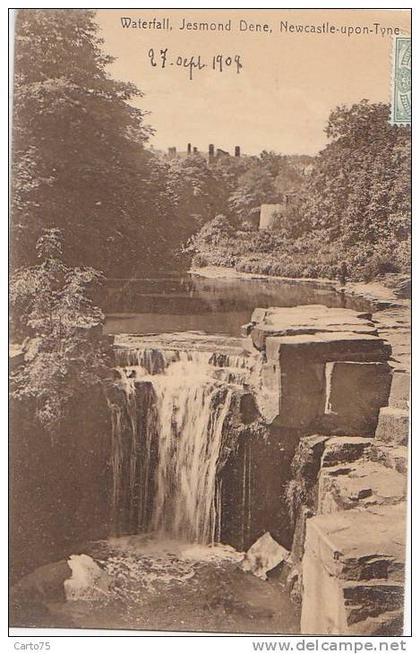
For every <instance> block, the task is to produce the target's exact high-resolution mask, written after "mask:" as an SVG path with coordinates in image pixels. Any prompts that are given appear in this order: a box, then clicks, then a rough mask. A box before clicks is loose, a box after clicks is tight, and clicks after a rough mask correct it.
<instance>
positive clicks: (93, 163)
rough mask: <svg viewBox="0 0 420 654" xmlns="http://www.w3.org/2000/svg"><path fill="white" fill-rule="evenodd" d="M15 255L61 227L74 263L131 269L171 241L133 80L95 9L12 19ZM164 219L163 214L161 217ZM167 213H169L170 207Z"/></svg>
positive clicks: (19, 257)
mask: <svg viewBox="0 0 420 654" xmlns="http://www.w3.org/2000/svg"><path fill="white" fill-rule="evenodd" d="M15 51H16V59H15V87H14V98H13V153H12V168H13V169H12V181H13V186H12V228H11V239H12V253H13V258H12V263H13V265H14V267H18V266H28V265H31V264H33V263H34V262H35V259H34V252H35V243H36V241H37V239H38V237H39V234H40V232H41V230H42V229H43V228H45V227H48V226H49V225H51V224H53V225H56V226H57V227H59V228H60V229H61V231H62V234H63V237H64V239H65V242H66V244H67V252H68V260H69V262H70V263H72V264H73V265H81V264H87V263H89V264H92V265H94V266H95V267H97V268H99V269H101V270H103V271H105V272H106V273H107V274H112V273H113V272H114V273H117V274H119V275H121V274H123V273H124V272H126V271H129V270H132V268H133V265H135V264H136V262H137V261H138V260H139V259H141V258H142V257H143V258H145V257H148V258H151V259H153V256H151V255H155V256H156V257H157V256H158V255H159V256H160V259H161V254H162V248H163V247H166V248H167V247H168V239H167V236H166V235H165V233H164V231H165V218H166V216H167V214H163V215H162V213H161V206H160V203H159V201H157V200H156V198H158V197H159V192H160V190H161V186H162V179H161V176H160V173H161V172H164V171H162V170H161V168H160V166H159V164H158V161H157V157H156V156H154V155H153V154H152V153H150V152H148V151H147V150H146V149H145V147H144V146H145V143H146V141H147V139H148V136H149V134H150V132H151V130H150V128H148V127H147V126H146V125H145V124H144V112H143V111H142V110H141V109H139V108H138V107H137V106H135V105H136V103H137V102H138V100H139V99H140V98H141V97H142V93H141V91H140V90H139V89H138V88H136V87H135V86H134V85H133V84H127V83H122V82H118V81H115V80H114V79H112V78H111V77H110V76H109V75H108V73H107V67H108V65H109V64H110V63H111V62H112V58H111V57H109V56H107V55H106V54H104V53H103V51H102V40H101V39H100V38H99V36H98V26H97V25H96V23H95V12H94V11H92V10H87V9H71V10H65V9H54V10H52V9H49V10H44V9H21V10H19V12H18V15H17V21H16V47H15ZM157 218H159V220H157ZM168 221H169V216H168Z"/></svg>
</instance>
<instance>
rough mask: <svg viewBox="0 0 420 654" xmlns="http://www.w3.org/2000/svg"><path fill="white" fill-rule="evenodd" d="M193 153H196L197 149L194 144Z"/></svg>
mask: <svg viewBox="0 0 420 654" xmlns="http://www.w3.org/2000/svg"><path fill="white" fill-rule="evenodd" d="M193 153H194V154H197V153H198V150H197V148H196V147H195V146H194V148H193Z"/></svg>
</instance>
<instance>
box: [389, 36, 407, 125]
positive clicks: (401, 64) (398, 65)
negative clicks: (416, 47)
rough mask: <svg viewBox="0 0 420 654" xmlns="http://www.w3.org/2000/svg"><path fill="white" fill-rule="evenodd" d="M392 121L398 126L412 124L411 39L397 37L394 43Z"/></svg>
mask: <svg viewBox="0 0 420 654" xmlns="http://www.w3.org/2000/svg"><path fill="white" fill-rule="evenodd" d="M393 67H394V70H393V73H394V76H393V85H392V114H391V120H392V122H393V123H394V124H396V125H406V124H408V123H411V38H410V37H408V36H397V37H395V42H394V56H393Z"/></svg>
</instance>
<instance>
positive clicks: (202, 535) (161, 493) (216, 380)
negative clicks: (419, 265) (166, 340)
mask: <svg viewBox="0 0 420 654" xmlns="http://www.w3.org/2000/svg"><path fill="white" fill-rule="evenodd" d="M116 357H117V370H118V372H119V375H120V380H119V382H118V387H119V390H120V396H119V399H118V401H115V400H114V401H112V402H111V401H110V402H109V403H110V406H111V411H112V427H113V456H112V462H113V476H114V487H113V505H114V529H115V531H116V532H118V533H138V532H141V531H153V532H156V533H161V534H165V535H167V536H169V537H171V538H176V539H179V540H183V541H188V542H196V543H214V542H218V541H219V539H220V518H221V515H220V514H221V509H220V506H221V488H220V483H221V482H220V479H219V476H218V473H219V471H220V466H221V462H222V460H223V448H224V446H225V441H226V434H225V432H226V423H227V419H228V417H229V414H230V412H231V408H232V403H233V402H234V400H235V393H236V394H237V393H238V392H239V393H240V392H243V388H244V384H246V383H247V382H249V380H250V377H251V375H252V370H253V366H254V364H255V361H253V360H252V358H250V357H247V356H245V355H243V354H232V353H227V352H211V351H209V350H207V351H203V350H191V351H185V350H175V349H160V348H158V347H153V348H151V347H147V346H146V347H142V346H141V345H140V344H138V345H137V346H136V347H132V346H131V347H125V348H124V347H120V348H118V349H117V350H116Z"/></svg>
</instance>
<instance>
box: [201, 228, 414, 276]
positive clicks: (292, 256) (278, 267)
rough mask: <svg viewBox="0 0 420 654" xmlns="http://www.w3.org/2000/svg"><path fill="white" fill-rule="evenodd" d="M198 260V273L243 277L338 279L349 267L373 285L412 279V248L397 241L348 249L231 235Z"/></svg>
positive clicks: (308, 238) (307, 239)
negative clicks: (218, 271)
mask: <svg viewBox="0 0 420 654" xmlns="http://www.w3.org/2000/svg"><path fill="white" fill-rule="evenodd" d="M197 245H198V246H199V247H197V249H196V253H195V255H194V257H193V261H192V264H193V266H194V267H203V266H224V267H228V268H235V269H236V270H237V271H239V272H247V273H255V274H264V275H275V276H279V277H304V278H328V279H336V278H337V277H338V276H339V273H340V269H341V266H342V264H343V262H345V264H346V267H347V275H348V279H349V280H353V281H365V282H368V281H371V280H374V279H378V278H381V277H383V276H384V275H387V274H389V273H393V274H395V273H403V274H409V273H410V265H409V261H410V243H409V241H398V240H396V239H388V240H384V241H383V242H381V243H379V244H364V243H359V244H357V245H351V246H348V245H346V244H345V243H344V242H343V241H335V242H333V243H329V242H328V241H326V240H325V239H322V235H320V234H317V233H310V234H306V235H305V236H302V237H300V238H299V239H295V240H286V239H284V238H282V237H279V235H278V234H275V233H274V234H272V235H270V233H269V232H244V231H240V232H239V231H238V232H235V233H233V234H232V233H231V234H229V235H228V236H226V237H225V238H224V239H219V240H218V242H217V243H215V242H214V241H213V242H212V244H211V247H208V246H206V245H204V244H203V243H202V242H201V243H198V244H197Z"/></svg>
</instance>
